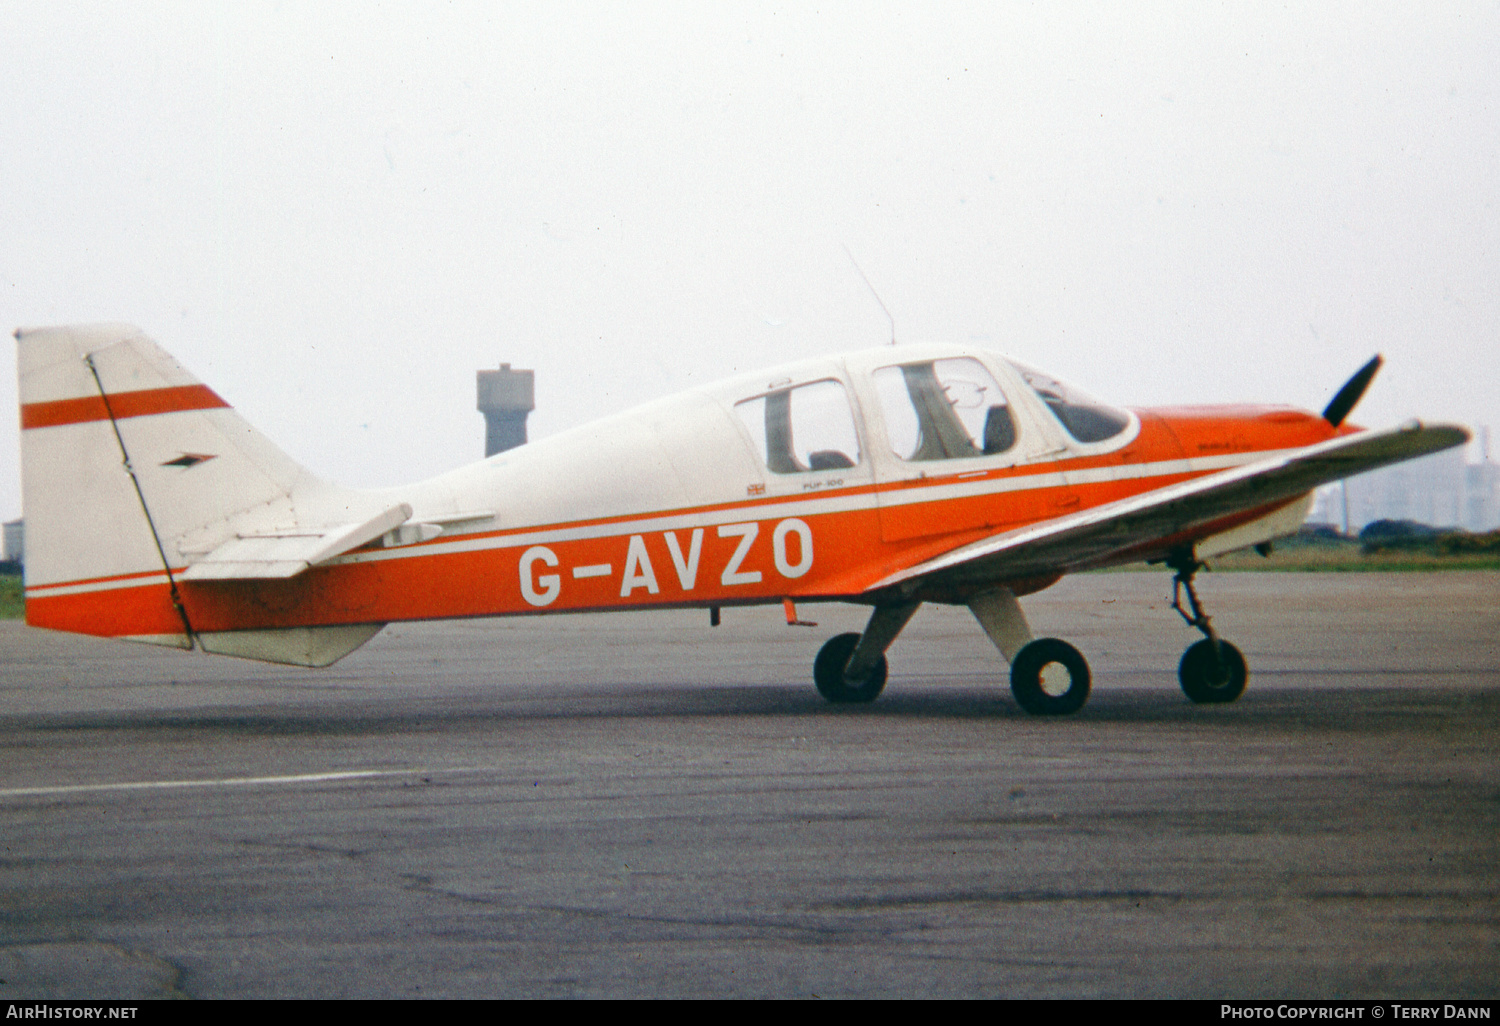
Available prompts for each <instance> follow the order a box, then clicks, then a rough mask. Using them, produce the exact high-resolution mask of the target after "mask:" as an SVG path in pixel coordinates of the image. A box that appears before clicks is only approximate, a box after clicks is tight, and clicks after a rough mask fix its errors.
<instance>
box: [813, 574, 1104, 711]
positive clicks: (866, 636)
mask: <svg viewBox="0 0 1500 1026" xmlns="http://www.w3.org/2000/svg"><path fill="white" fill-rule="evenodd" d="M920 605H921V603H919V602H908V603H899V604H892V605H886V606H876V607H875V611H874V612H873V613H871V614H870V623H869V625H868V626H867V627H866V628H865V631H864V633H863V634H840V635H838V636H837V637H834V638H832V639H830V640H829V641H828V642H827V643H826V644H825V645H824V646H823V648H822V650H821V651H819V652H818V658H817V660H816V661H815V662H814V663H813V680H814V682H815V683H816V684H817V686H818V692H819V693H820V694H821V695H822V696H823V697H824V698H826V699H828V700H829V701H830V702H834V703H838V704H846V703H854V702H871V701H874V700H875V698H876V696H878V695H879V694H880V692H881V689H882V688H884V687H885V678H886V659H885V650H886V649H887V648H889V647H890V645H891V643H892V642H893V641H895V640H896V635H898V634H900V633H901V628H903V627H905V626H906V622H907V621H908V620H910V619H911V618H912V614H913V613H915V612H916V611H917V608H918V606H920ZM969 609H970V610H971V611H972V612H973V613H974V617H975V618H976V619H977V620H978V621H979V623H980V626H982V627H983V628H984V630H985V633H986V634H988V635H989V636H990V640H991V641H993V642H994V643H995V647H996V648H998V649H999V650H1000V654H1001V655H1003V656H1004V657H1005V658H1006V659H1007V660H1008V661H1009V662H1010V689H1011V693H1012V694H1014V695H1015V697H1016V701H1017V702H1018V703H1020V705H1021V708H1023V709H1025V710H1026V711H1027V712H1029V713H1032V714H1034V715H1038V716H1060V715H1064V714H1067V713H1072V712H1077V711H1078V710H1079V709H1081V708H1083V703H1084V702H1085V701H1087V700H1088V697H1089V683H1090V678H1089V664H1088V662H1087V661H1086V660H1085V659H1084V658H1083V655H1082V653H1080V652H1079V651H1078V649H1076V648H1074V647H1073V646H1072V645H1070V644H1068V643H1067V642H1066V641H1059V640H1058V639H1056V638H1038V639H1033V638H1032V636H1031V628H1030V626H1028V625H1027V623H1026V615H1025V614H1024V613H1023V612H1021V604H1020V603H1019V602H1017V601H1016V596H1015V593H1014V592H1012V591H1011V590H1010V589H1009V588H997V589H995V590H993V591H987V592H983V593H982V594H979V595H975V596H974V597H973V598H972V599H970V600H969Z"/></svg>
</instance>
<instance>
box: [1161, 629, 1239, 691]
mask: <svg viewBox="0 0 1500 1026" xmlns="http://www.w3.org/2000/svg"><path fill="white" fill-rule="evenodd" d="M1177 679H1178V681H1179V682H1181V684H1182V690H1183V691H1184V692H1186V694H1187V696H1188V697H1189V698H1191V699H1192V700H1193V701H1195V702H1197V703H1199V704H1200V705H1220V704H1222V703H1225V702H1233V701H1234V700H1235V699H1236V698H1239V697H1240V695H1242V694H1244V691H1245V684H1246V683H1247V682H1248V681H1249V679H1250V671H1249V669H1248V668H1247V667H1246V666H1245V657H1244V655H1243V654H1241V652H1240V650H1239V649H1237V648H1235V647H1234V646H1233V645H1231V644H1230V643H1229V642H1227V641H1220V642H1219V652H1218V654H1217V655H1215V654H1214V643H1213V642H1212V641H1209V640H1208V639H1207V638H1204V639H1203V640H1202V641H1199V642H1196V643H1195V644H1192V645H1189V646H1188V650H1187V651H1186V652H1184V653H1182V662H1181V664H1179V665H1178V667H1177Z"/></svg>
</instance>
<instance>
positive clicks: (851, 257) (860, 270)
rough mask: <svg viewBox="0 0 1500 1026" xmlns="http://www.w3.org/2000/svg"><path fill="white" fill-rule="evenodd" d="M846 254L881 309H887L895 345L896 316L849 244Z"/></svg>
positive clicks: (887, 318)
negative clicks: (871, 282) (871, 281)
mask: <svg viewBox="0 0 1500 1026" xmlns="http://www.w3.org/2000/svg"><path fill="white" fill-rule="evenodd" d="M839 245H841V246H843V245H844V244H843V243H839ZM844 255H845V256H847V257H848V258H849V262H850V263H851V264H853V265H854V270H855V271H857V272H858V273H859V278H860V280H861V281H863V282H864V283H865V288H867V289H869V290H870V295H872V296H874V297H875V302H877V303H879V304H880V309H882V310H884V311H885V319H886V320H888V321H890V322H891V345H895V344H896V318H894V317H892V316H891V311H890V309H889V308H888V307H887V306H886V305H885V300H883V299H881V298H880V293H879V292H876V291H875V286H874V285H871V284H870V279H869V278H868V277H866V276H865V271H864V268H862V267H860V266H859V261H858V260H856V259H854V254H853V253H851V252H849V247H848V246H844Z"/></svg>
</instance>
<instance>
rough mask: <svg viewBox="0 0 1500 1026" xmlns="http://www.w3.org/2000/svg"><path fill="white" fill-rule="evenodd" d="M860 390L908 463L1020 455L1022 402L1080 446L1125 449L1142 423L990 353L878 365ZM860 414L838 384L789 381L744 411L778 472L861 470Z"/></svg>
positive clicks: (858, 379) (741, 406)
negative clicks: (869, 396)
mask: <svg viewBox="0 0 1500 1026" xmlns="http://www.w3.org/2000/svg"><path fill="white" fill-rule="evenodd" d="M893 355H894V354H893ZM981 356H982V357H984V358H983V359H981ZM987 364H988V366H987ZM996 372H998V377H999V379H1000V380H997V374H996ZM1002 380H1003V382H1004V383H1003V384H1002ZM854 384H855V388H856V389H857V390H861V392H862V394H863V392H864V390H865V389H866V388H867V389H868V391H869V392H871V393H873V398H874V400H875V411H874V412H875V414H876V415H878V416H879V417H880V418H881V420H882V422H883V425H884V429H885V432H884V433H885V436H886V438H887V440H888V442H889V446H890V451H891V453H892V454H893V455H894V456H895V457H896V458H897V459H899V460H901V461H903V462H907V463H923V462H929V461H936V460H952V459H978V458H983V457H987V456H1000V455H1003V454H1006V453H1010V452H1012V450H1014V449H1016V447H1017V445H1018V441H1019V438H1020V435H1021V432H1023V431H1024V430H1025V428H1024V426H1023V425H1024V424H1025V423H1026V421H1025V419H1024V418H1022V417H1018V416H1017V415H1016V413H1015V412H1014V401H1013V400H1016V399H1018V398H1020V400H1021V401H1022V402H1030V403H1031V404H1032V406H1033V407H1040V409H1042V410H1045V411H1048V412H1050V414H1051V415H1052V417H1054V418H1055V419H1056V421H1057V423H1058V425H1059V426H1060V427H1061V429H1062V430H1063V431H1064V432H1066V434H1067V436H1068V437H1069V438H1071V439H1072V440H1073V441H1074V442H1076V443H1078V444H1079V445H1087V446H1093V445H1096V444H1099V443H1106V442H1109V441H1110V440H1111V439H1117V438H1118V439H1120V442H1121V443H1122V444H1123V442H1124V441H1125V440H1126V439H1125V438H1123V437H1121V436H1123V435H1125V433H1126V431H1127V429H1128V428H1129V427H1130V426H1131V424H1132V423H1133V418H1132V416H1131V414H1130V413H1128V412H1127V411H1125V410H1123V409H1120V408H1117V407H1114V406H1110V405H1108V404H1106V403H1103V402H1100V401H1099V400H1097V399H1095V398H1093V397H1092V396H1090V395H1089V394H1088V393H1087V392H1085V391H1083V390H1082V389H1080V388H1078V387H1076V386H1074V385H1069V384H1066V383H1064V382H1062V381H1060V380H1058V379H1057V378H1055V377H1053V376H1052V375H1050V374H1046V373H1044V372H1042V371H1039V370H1037V369H1036V368H1034V367H1031V366H1028V365H1027V364H1024V363H1020V362H1018V361H1015V360H1009V359H1005V358H1002V357H999V356H992V355H990V354H974V355H953V356H938V357H936V358H929V359H915V360H900V361H898V362H893V363H889V364H885V365H878V364H877V365H875V366H874V368H873V370H871V371H869V372H868V373H866V374H865V375H863V376H861V375H859V374H855V375H854ZM854 409H855V406H854V404H852V403H851V402H850V396H849V393H848V390H847V388H846V386H845V384H844V383H843V382H842V381H839V380H837V379H835V378H833V377H827V378H821V379H818V380H812V381H806V382H799V383H795V384H794V383H793V379H787V380H786V382H785V383H784V384H781V385H779V386H778V384H776V383H773V384H772V385H771V386H770V387H769V389H768V390H767V391H765V392H763V393H762V394H760V395H755V396H752V397H750V398H747V399H742V400H740V401H738V402H736V403H735V404H734V411H735V413H736V414H737V415H738V417H739V420H740V423H741V424H742V425H743V426H744V428H745V430H746V432H747V433H748V434H749V436H750V439H751V442H752V444H753V445H754V447H755V449H756V451H757V453H758V455H759V456H760V458H761V460H762V461H763V462H764V464H765V466H766V468H767V469H768V470H770V471H771V472H773V473H776V474H801V473H810V472H814V471H827V470H841V469H846V468H851V467H856V466H859V464H860V463H861V461H862V459H863V453H862V451H861V444H860V438H861V437H862V435H861V432H860V431H859V429H858V427H857V425H856V422H855V414H854ZM866 409H868V404H866ZM1106 448H1108V446H1106Z"/></svg>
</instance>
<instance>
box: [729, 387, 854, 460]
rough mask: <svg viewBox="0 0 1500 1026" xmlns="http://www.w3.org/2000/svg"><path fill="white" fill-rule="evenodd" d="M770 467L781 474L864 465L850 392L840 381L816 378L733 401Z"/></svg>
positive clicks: (742, 421) (741, 419)
mask: <svg viewBox="0 0 1500 1026" xmlns="http://www.w3.org/2000/svg"><path fill="white" fill-rule="evenodd" d="M734 412H735V413H737V414H739V418H740V421H741V423H743V424H744V425H745V429H746V430H747V431H749V432H750V438H751V440H752V441H753V442H754V443H755V448H756V451H757V452H758V453H759V454H760V458H761V460H762V461H764V462H765V465H766V468H767V469H768V470H770V471H772V472H773V473H776V474H806V473H810V472H812V471H816V470H843V469H846V468H849V467H854V466H858V465H859V435H858V434H857V433H856V431H855V429H854V414H853V412H852V411H851V410H850V408H849V396H848V394H847V393H846V392H845V391H844V386H843V385H842V384H840V383H839V382H837V381H814V382H812V383H811V384H807V385H798V386H796V387H795V388H784V389H780V390H779V391H775V392H770V393H767V394H766V395H763V396H758V397H756V398H754V399H746V400H744V401H743V402H738V403H735V404H734Z"/></svg>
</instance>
